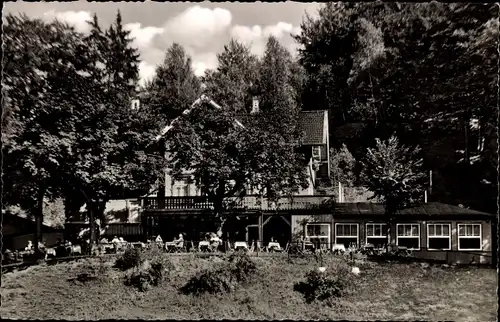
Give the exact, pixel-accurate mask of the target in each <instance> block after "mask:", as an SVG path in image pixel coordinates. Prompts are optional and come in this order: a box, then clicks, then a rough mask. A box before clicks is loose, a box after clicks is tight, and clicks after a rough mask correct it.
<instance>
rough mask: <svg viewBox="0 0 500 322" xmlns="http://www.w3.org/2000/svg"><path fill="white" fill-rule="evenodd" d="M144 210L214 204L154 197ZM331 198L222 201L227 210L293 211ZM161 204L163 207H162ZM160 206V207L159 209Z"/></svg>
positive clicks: (319, 205)
mask: <svg viewBox="0 0 500 322" xmlns="http://www.w3.org/2000/svg"><path fill="white" fill-rule="evenodd" d="M142 200H143V208H144V209H186V210H188V209H213V208H214V204H213V203H212V202H210V201H208V199H207V198H206V197H202V196H192V197H165V198H163V199H161V200H160V199H159V198H156V197H148V198H143V199H142ZM332 200H333V198H332V197H331V196H294V197H293V198H280V199H278V200H277V201H272V200H269V199H266V198H261V197H259V196H245V197H243V198H238V197H234V198H228V199H226V200H225V201H224V206H225V209H228V210H230V209H231V210H293V209H315V208H322V207H328V205H330V204H331V202H332ZM163 204H164V205H165V206H164V207H163ZM160 205H162V207H160Z"/></svg>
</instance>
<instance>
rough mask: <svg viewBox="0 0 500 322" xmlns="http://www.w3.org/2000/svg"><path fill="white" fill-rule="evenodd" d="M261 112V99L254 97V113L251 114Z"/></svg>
mask: <svg viewBox="0 0 500 322" xmlns="http://www.w3.org/2000/svg"><path fill="white" fill-rule="evenodd" d="M258 112H259V97H258V96H254V97H253V98H252V111H251V112H250V113H251V114H254V113H258Z"/></svg>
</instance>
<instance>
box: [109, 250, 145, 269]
mask: <svg viewBox="0 0 500 322" xmlns="http://www.w3.org/2000/svg"><path fill="white" fill-rule="evenodd" d="M140 263H141V252H140V250H139V249H137V248H128V249H127V250H125V252H124V253H123V255H121V256H120V257H118V258H117V259H116V262H115V267H116V268H118V269H120V270H122V271H126V270H128V269H130V268H132V267H137V266H139V264H140Z"/></svg>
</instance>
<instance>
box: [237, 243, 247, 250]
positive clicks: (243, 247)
mask: <svg viewBox="0 0 500 322" xmlns="http://www.w3.org/2000/svg"><path fill="white" fill-rule="evenodd" d="M234 249H235V250H240V249H244V250H248V244H247V242H234Z"/></svg>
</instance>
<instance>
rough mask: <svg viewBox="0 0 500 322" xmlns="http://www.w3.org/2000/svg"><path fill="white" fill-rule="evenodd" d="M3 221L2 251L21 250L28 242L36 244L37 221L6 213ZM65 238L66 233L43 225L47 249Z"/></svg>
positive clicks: (43, 236)
mask: <svg viewBox="0 0 500 322" xmlns="http://www.w3.org/2000/svg"><path fill="white" fill-rule="evenodd" d="M2 215H3V221H2V251H5V250H6V249H10V250H11V251H14V250H21V249H24V248H25V247H26V245H28V241H30V240H31V242H32V243H34V242H35V231H36V229H35V228H36V226H35V221H34V220H33V219H29V218H24V217H21V216H18V215H14V214H10V213H8V212H5V213H3V214H2ZM59 238H60V239H61V240H62V239H63V238H64V232H63V230H61V229H56V228H54V227H51V226H47V225H45V224H43V227H42V242H43V243H44V244H45V246H46V247H51V246H53V245H55V244H57V241H58V239H59Z"/></svg>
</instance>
